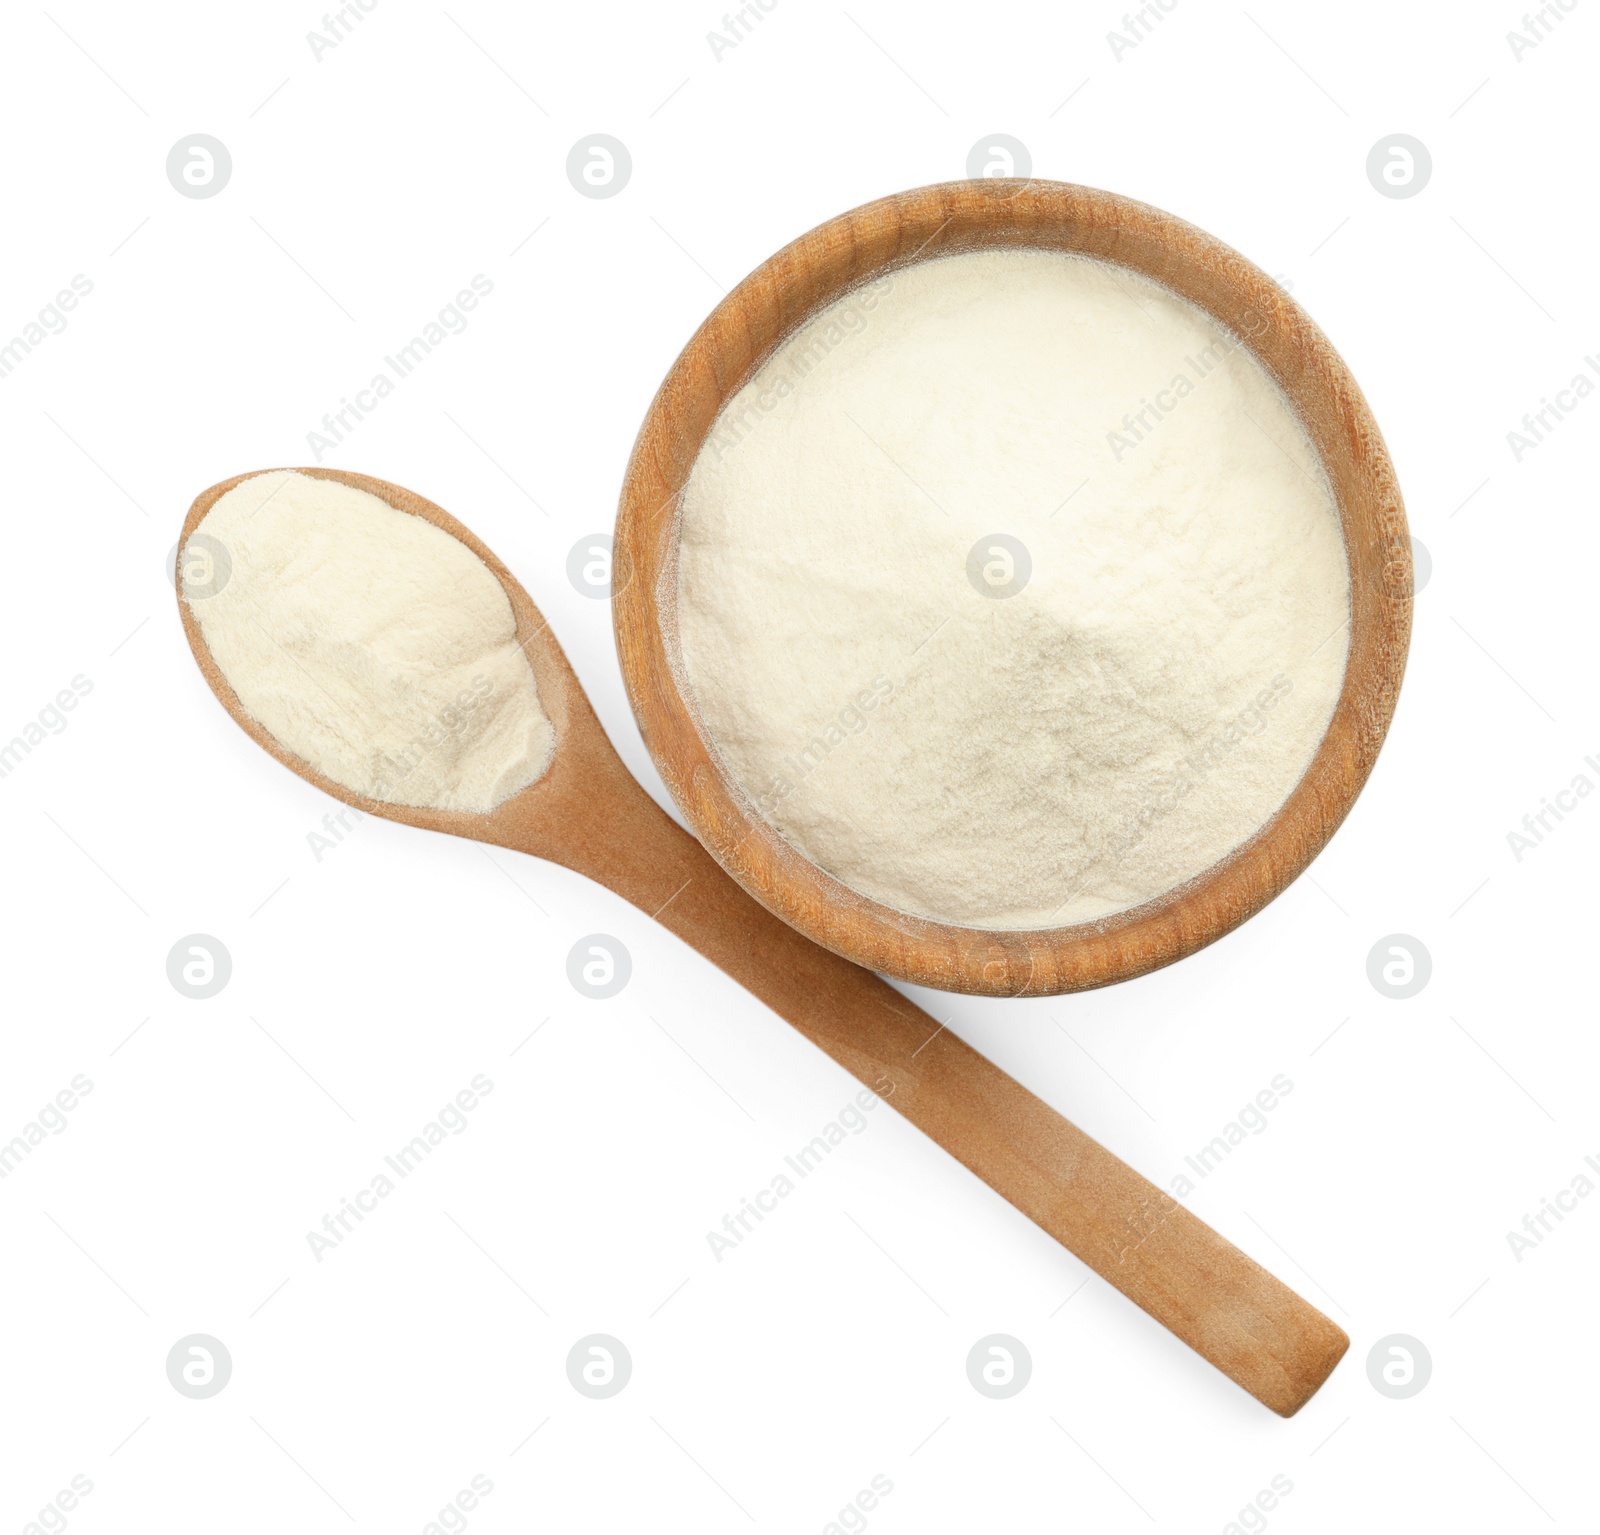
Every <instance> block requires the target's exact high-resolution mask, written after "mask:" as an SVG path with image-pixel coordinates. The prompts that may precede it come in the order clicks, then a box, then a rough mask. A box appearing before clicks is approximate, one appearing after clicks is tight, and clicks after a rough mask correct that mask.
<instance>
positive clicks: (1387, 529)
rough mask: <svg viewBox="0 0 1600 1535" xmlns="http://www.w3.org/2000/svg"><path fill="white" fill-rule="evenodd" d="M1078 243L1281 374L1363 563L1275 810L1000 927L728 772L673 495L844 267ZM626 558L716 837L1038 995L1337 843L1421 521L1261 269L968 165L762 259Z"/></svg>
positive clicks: (1355, 568) (1244, 913)
mask: <svg viewBox="0 0 1600 1535" xmlns="http://www.w3.org/2000/svg"><path fill="white" fill-rule="evenodd" d="M1002 246H1006V247H1033V248H1044V249H1051V250H1062V251H1072V252H1077V253H1079V254H1082V255H1088V256H1096V257H1100V258H1102V259H1104V260H1107V261H1113V262H1118V263H1120V264H1122V265H1124V266H1128V267H1131V268H1133V269H1135V270H1137V271H1139V272H1142V273H1144V274H1145V275H1146V276H1149V277H1152V278H1154V279H1156V280H1157V281H1158V282H1162V283H1165V284H1166V285H1167V286H1168V287H1170V288H1172V289H1174V290H1175V291H1177V292H1178V293H1179V294H1181V295H1182V296H1183V297H1184V298H1187V299H1189V300H1190V301H1191V302H1193V303H1195V304H1197V305H1198V306H1199V307H1200V308H1202V309H1204V310H1206V311H1207V312H1208V313H1209V314H1211V315H1212V316H1213V317H1214V318H1215V319H1216V320H1217V321H1218V322H1219V323H1221V324H1222V325H1224V326H1226V327H1227V328H1228V329H1230V330H1232V331H1233V332H1234V333H1235V334H1236V335H1238V336H1239V338H1240V339H1241V340H1243V341H1244V342H1245V344H1246V345H1247V346H1248V347H1249V348H1250V349H1251V351H1252V352H1253V353H1254V354H1255V355H1256V357H1258V358H1259V359H1260V361H1261V362H1262V364H1263V365H1264V366H1265V367H1266V368H1267V370H1268V372H1269V373H1271V375H1272V376H1273V377H1274V378H1275V379H1276V380H1277V381H1278V383H1279V384H1280V385H1281V387H1282V388H1283V390H1284V391H1285V393H1286V394H1287V396H1288V398H1289V401H1290V403H1291V404H1292V405H1293V407H1294V408H1295V410H1296V411H1297V412H1298V414H1299V416H1300V418H1301V420H1302V421H1303V422H1304V423H1305V426H1306V429H1307V431H1308V433H1309V434H1310V437H1311V440H1312V442H1313V443H1314V444H1315V446H1316V449H1317V452H1318V453H1319V454H1320V456H1321V458H1322V462H1323V464H1324V466H1325V467H1326V469H1327V472H1328V477H1329V480H1330V482H1331V483H1332V485H1333V490H1334V494H1335V497H1336V498H1337V501H1338V505H1339V516H1340V519H1341V522H1342V526H1343V531H1344V541H1345V551H1346V556H1347V559H1348V563H1349V568H1350V589H1351V622H1350V658H1349V665H1348V668H1347V671H1346V675H1345V681H1344V688H1343V691H1342V693H1341V695H1340V697H1339V700H1338V703H1337V705H1336V707H1335V710H1334V714H1333V718H1332V721H1331V722H1330V724H1329V727H1328V731H1327V734H1326V736H1325V737H1324V739H1323V741H1322V744H1321V747H1320V748H1319V750H1318V751H1317V753H1316V756H1315V757H1314V759H1313V760H1312V762H1311V765H1310V767H1309V768H1308V769H1307V770H1306V773H1305V776H1304V777H1303V778H1302V780H1301V781H1300V783H1299V784H1298V785H1297V786H1296V787H1295V789H1294V791H1293V792H1292V793H1291V794H1290V796H1289V798H1288V799H1287V801H1286V802H1285V803H1284V805H1283V807H1282V808H1281V810H1280V811H1279V812H1278V814H1277V815H1276V816H1274V817H1273V818H1272V819H1271V820H1270V821H1269V822H1267V824H1266V825H1265V826H1263V827H1262V828H1261V829H1260V830H1259V831H1258V832H1257V833H1256V835H1255V836H1253V837H1252V838H1251V839H1250V840H1249V841H1247V842H1245V843H1244V844H1243V845H1241V846H1240V847H1239V848H1237V849H1236V850H1235V851H1234V852H1233V853H1231V854H1230V855H1229V856H1228V857H1227V858H1225V859H1224V860H1222V861H1221V862H1220V863H1218V864H1215V865H1214V866H1213V867H1212V868H1210V869H1208V870H1207V871H1206V872H1205V873H1203V874H1201V875H1199V876H1197V877H1196V878H1195V879H1192V880H1190V881H1188V882H1187V883H1185V884H1183V885H1180V886H1178V887H1177V888H1176V889H1174V890H1172V891H1169V892H1168V893H1167V894H1165V895H1163V896H1161V897H1159V898H1158V899H1156V900H1153V901H1149V902H1146V903H1145V904H1144V905H1142V906H1138V907H1135V908H1133V909H1131V910H1129V911H1126V912H1121V913H1118V914H1117V915H1116V916H1113V917H1108V918H1104V919H1102V920H1100V921H1096V922H1088V923H1080V924H1076V925H1073V926H1066V927H1055V928H1048V929H1039V930H1033V931H1000V932H996V931H992V930H988V929H980V928H969V927H962V926H959V925H955V924H946V923H939V922H931V921H927V920H925V919H923V918H920V917H914V916H910V915H908V914H907V913H905V912H901V911H896V910H894V909H893V908H891V907H888V906H885V905H882V904H880V903H879V902H877V901H874V900H872V899H870V898H869V897H867V896H864V895H860V894H858V893H857V892H856V891H854V890H851V889H850V888H848V887H847V886H845V885H843V884H841V883H840V882H839V881H838V880H836V879H834V878H833V877H832V876H831V875H829V874H828V873H827V872H826V871H824V870H823V869H821V868H819V867H817V866H816V865H815V864H813V863H812V862H811V861H810V860H809V859H807V858H806V857H805V856H804V855H802V854H801V853H800V852H799V851H798V850H796V849H795V848H794V847H792V846H791V845H790V844H789V843H788V842H787V841H785V840H784V838H783V837H782V836H781V835H780V834H779V833H778V832H777V831H776V829H775V828H774V827H773V826H772V825H771V824H770V823H769V822H768V821H766V820H765V819H764V818H763V816H762V815H761V813H760V811H759V810H758V809H757V807H756V805H755V803H754V802H753V800H752V799H751V797H750V796H749V795H748V794H747V793H746V792H745V791H744V790H743V788H741V787H740V786H739V785H738V784H737V783H735V782H734V781H733V779H732V778H731V776H730V775H729V774H727V773H726V772H724V771H723V768H722V766H721V761H720V758H719V757H718V755H717V753H716V751H715V749H714V747H713V745H712V743H711V740H710V737H709V734H708V732H707V731H706V729H705V727H704V725H703V723H702V722H701V720H700V719H699V717H698V715H697V713H696V711H695V709H694V707H693V704H692V701H691V699H690V697H689V694H688V689H687V688H686V687H685V686H684V684H683V681H682V679H683V671H682V669H681V664H680V661H679V657H678V654H677V647H676V640H675V638H674V630H673V625H672V623H671V622H670V614H671V611H672V604H673V599H674V595H675V591H676V585H677V567H676V548H677V538H678V511H679V496H680V493H681V491H682V489H683V487H684V484H685V482H686V481H687V479H688V476H689V472H690V470H691V469H692V468H693V466H694V461H695V459H696V457H697V456H698V455H699V452H700V449H701V446H702V444H703V443H704V442H705V439H706V437H707V435H708V433H709V432H710V430H711V427H712V425H713V423H714V422H715V420H716V418H717V415H718V413H719V411H720V410H721V409H722V407H723V405H724V404H725V403H726V402H727V401H728V400H729V399H730V398H731V397H732V396H733V395H734V394H736V393H737V392H738V390H739V389H740V388H741V387H742V386H743V384H744V383H745V381H746V380H747V379H748V378H749V377H750V375H751V374H752V373H753V372H754V371H755V370H756V369H757V368H759V367H760V366H761V365H762V363H763V362H765V360H766V359H767V358H768V357H769V356H770V355H771V354H772V352H773V351H774V350H775V349H776V348H777V347H778V346H779V345H780V344H781V343H782V342H783V341H784V339H785V338H786V337H787V336H789V335H790V334H791V333H792V332H793V331H795V330H796V329H797V328H798V327H800V326H803V325H804V324H805V323H807V321H808V320H809V319H810V318H811V317H813V316H814V315H815V314H816V313H817V312H818V311H819V310H821V309H824V308H826V307H827V306H828V305H829V304H831V303H833V302H834V301H835V300H836V299H838V298H839V297H840V296H842V295H843V294H844V293H846V292H847V291H849V290H850V289H851V288H853V287H855V286H857V285H859V284H861V283H863V282H867V281H871V280H872V279H874V278H877V277H880V276H882V275H883V274H885V273H888V272H892V271H894V270H895V269H897V268H900V267H903V266H906V265H908V264H909V263H911V262H913V261H925V260H930V259H933V258H935V257H938V256H944V255H949V254H952V253H953V252H958V251H968V250H977V249H983V248H994V247H1002ZM616 539H617V548H618V557H619V560H622V561H625V562H626V566H627V568H628V570H629V571H630V574H631V579H630V580H629V581H628V582H627V583H626V584H625V585H623V586H622V587H621V589H620V590H619V591H618V592H617V594H616V596H615V597H614V600H613V611H614V615H615V623H616V633H617V649H618V652H619V654H620V656H621V658H622V669H623V674H624V677H625V678H626V681H627V686H628V696H629V698H630V700H631V701H632V704H633V709H634V714H635V715H636V717H637V718H638V721H639V727H640V729H641V730H642V731H643V733H644V738H645V741H646V743H647V745H648V746H649V748H650V753H651V755H652V756H653V757H654V759H655V762H656V766H657V767H658V768H659V769H660V771H661V776H662V778H663V779H664V780H665V782H666V784H667V787H668V789H669V790H670V792H671V793H672V796H673V798H674V799H675V800H676V801H677V803H678V806H679V808H680V809H681V810H682V811H683V814H684V816H685V818H686V819H687V820H688V822H689V824H690V825H691V826H692V827H693V828H694V831H695V833H696V835H697V836H698V837H699V839H700V841H701V842H702V843H703V844H704V845H705V846H706V847H707V848H708V849H709V850H710V852H711V853H712V855H713V856H714V857H715V858H716V859H717V861H718V862H719V863H720V864H721V865H722V866H723V868H725V869H726V870H727V871H728V872H729V874H731V875H732V876H733V877H734V878H735V879H736V880H738V882H739V883H740V884H741V885H743V886H744V888H745V889H746V890H748V891H749V892H750V894H751V895H753V896H754V897H755V898H756V899H757V900H758V901H760V902H761V903H762V904H763V905H764V906H766V907H767V908H768V909H770V910H771V911H774V912H776V913H777V914H778V915H779V916H781V917H782V918H783V919H784V920H785V921H786V922H789V923H791V924H792V925H794V926H795V927H797V928H799V929H800V931H801V932H803V933H805V934H806V935H807V936H809V937H811V938H814V939H815V940H816V941H817V942H818V943H821V944H823V945H825V946H826V947H828V948H830V949H833V950H834V951H835V952H836V953H839V954H842V955H844V956H845V957H847V958H849V959H852V960H854V961H855V962H856V963H858V964H861V965H864V966H866V967H867V968H868V969H871V970H876V971H879V972H881V973H883V974H886V975H892V976H896V977H898V978H900V979H901V980H906V981H913V982H915V983H917V984H918V985H922V986H934V987H939V988H942V989H944V990H949V991H962V992H981V993H985V994H987V995H991V996H1040V995H1049V994H1052V993H1057V992H1065V991H1079V990H1084V989H1087V988H1089V987H1094V986H1105V985H1109V984H1111V983H1112V982H1115V981H1122V980H1127V979H1129V978H1130V977H1133V976H1137V975H1142V974H1144V973H1145V972H1147V971H1150V970H1154V969H1156V968H1158V967H1159V966H1161V965H1167V964H1171V963H1172V962H1173V961H1174V960H1177V959H1182V958H1183V957H1184V956H1186V955H1189V954H1192V953H1194V952H1195V950H1197V949H1199V948H1202V947H1204V946H1205V945H1206V944H1208V943H1213V942H1215V941H1216V940H1217V939H1218V938H1220V937H1222V936H1223V935H1224V934H1225V933H1228V932H1230V931H1231V930H1232V929H1233V928H1235V927H1237V926H1238V925H1239V924H1240V923H1241V922H1243V921H1244V920H1245V919H1246V918H1247V917H1250V916H1252V915H1254V914H1255V913H1256V912H1258V911H1260V910H1261V908H1262V907H1263V906H1265V905H1266V904H1267V902H1268V901H1270V900H1272V899H1273V898H1274V897H1275V896H1277V895H1279V894H1280V893H1281V892H1282V891H1283V890H1284V888H1285V887H1286V886H1287V885H1289V884H1290V882H1291V881H1293V880H1294V879H1295V878H1296V877H1297V876H1298V875H1299V874H1300V873H1301V872H1302V871H1303V870H1304V869H1305V867H1306V866H1307V865H1308V864H1309V863H1310V862H1311V860H1312V859H1313V858H1315V857H1316V855H1317V854H1318V853H1319V852H1320V851H1321V850H1322V848H1323V846H1324V845H1325V844H1326V843H1327V841H1328V839H1329V837H1331V836H1332V835H1333V833H1334V832H1335V830H1337V828H1338V826H1339V823H1340V822H1341V821H1343V819H1344V818H1345V816H1346V815H1347V814H1348V813H1349V810H1350V807H1351V805H1352V804H1353V803H1354V802H1355V798H1356V795H1357V794H1358V793H1359V792H1360V791H1361V787H1362V785H1363V784H1364V783H1365V782H1366V780H1367V775H1368V774H1369V773H1370V772H1371V771H1372V765H1373V762H1374V761H1375V759H1376V758H1377V755H1378V749H1379V747H1380V746H1381V745H1382V744H1383V738H1384V734H1385V732H1386V731H1387V729H1388V726H1389V720H1390V718H1391V716H1392V715H1393V713H1394V707H1395V699H1396V696H1397V695H1398V692H1399V688H1400V680H1401V677H1402V675H1403V674H1404V671H1405V659H1406V649H1407V644H1408V642H1409V638H1410V633H1411V598H1412V578H1411V544H1410V539H1409V537H1408V535H1407V531H1406V521H1405V512H1404V509H1403V508H1402V505H1401V501H1400V491H1399V487H1398V485H1397V483H1396V480H1395V475H1394V468H1393V465H1392V464H1391V463H1390V461H1389V455H1388V451H1387V450H1386V448H1385V447H1384V443H1383V438H1382V436H1381V435H1380V433H1379V431H1378V427H1377V424H1376V423H1375V422H1374V421H1373V419H1372V413H1371V412H1370V411H1369V410H1368V408H1367V403H1366V401H1365V400H1364V399H1363V398H1362V395H1361V391H1360V390H1359V389H1358V388H1357V387H1356V383H1355V380H1354V379H1353V378H1352V377H1351V376H1350V372H1349V370H1348V369H1347V368H1346V367H1345V365H1344V363H1343V361H1342V360H1341V359H1340V357H1339V355H1338V353H1337V352H1335V351H1334V349H1333V347H1332V345H1331V344H1330V343H1329V342H1328V339H1327V338H1326V337H1325V336H1324V335H1323V334H1322V332H1321V331H1320V330H1318V329H1317V327H1316V325H1315V324H1314V323H1313V322H1312V321H1311V319H1310V317H1309V316H1307V315H1306V313H1305V311H1304V310H1302V309H1301V308H1300V307H1299V305H1298V304H1296V303H1295V302H1294V301H1293V300H1292V299H1291V298H1290V297H1289V296H1288V295H1287V294H1286V293H1284V292H1283V290H1282V289H1281V288H1279V286H1278V285H1277V284H1276V283H1275V282H1273V281H1272V279H1271V278H1269V277H1268V276H1267V275H1266V274H1265V273H1264V272H1262V271H1260V270H1259V269H1258V268H1256V267H1255V266H1253V265H1251V263H1250V262H1248V261H1246V260H1245V258H1244V257H1243V256H1241V255H1239V254H1238V252H1236V251H1234V250H1231V249H1229V247H1227V246H1226V245H1224V244H1222V242H1221V241H1219V240H1216V239H1214V238H1212V236H1210V235H1208V234H1206V233H1204V232H1203V231H1201V230H1199V229H1196V228H1194V227H1193V226H1192V225H1190V224H1186V223H1184V222H1183V221H1182V220H1181V219H1178V218H1174V217H1173V216H1172V215H1171V214H1168V213H1163V212H1161V211H1160V210H1159V209H1157V208H1151V207H1148V206H1147V205H1145V204H1143V203H1137V202H1133V201H1131V200H1129V199H1128V198H1125V197H1118V196H1116V195H1114V194H1112V193H1109V192H1101V191H1095V190H1093V189H1092V188H1088V187H1078V186H1069V185H1066V184H1063V183H1060V182H1048V181H1027V182H1023V181H962V182H953V183H950V184H947V185H943V186H932V187H923V188H920V189H918V190H916V191H912V192H905V193H902V194H901V195H899V196H897V197H889V198H885V199H884V200H882V201H881V202H875V203H869V204H867V205H866V206H865V207H862V208H857V209H855V210H854V211H853V212H851V213H846V214H844V215H842V216H841V217H839V218H836V219H831V220H829V221H828V222H827V223H826V224H823V225H821V226H819V227H818V228H816V229H813V230H812V231H811V232H810V233H809V234H807V235H803V236H802V237H801V238H800V239H798V240H796V241H795V242H794V243H793V244H792V245H788V246H786V247H785V248H784V249H783V250H781V251H779V252H778V253H777V255H775V256H773V257H772V258H771V259H770V260H768V261H766V262H764V263H763V264H762V265H761V266H760V267H758V268H757V269H756V270H755V271H754V272H752V273H751V274H750V276H749V277H747V278H746V279H745V280H744V281H743V282H742V283H740V284H739V285H738V287H736V288H735V289H734V290H733V291H732V292H731V293H729V295H728V296H727V298H726V299H724V300H723V302H722V303H721V304H719V305H718V306H717V308H716V309H715V310H714V311H713V312H712V313H711V315H710V317H709V318H708V319H707V320H706V321H705V323H704V324H703V325H702V326H701V327H700V329H699V330H698V331H697V332H696V333H695V335H694V336H693V338H692V339H691V340H690V341H689V344H688V345H687V346H686V347H685V348H684V350H683V352H682V354H681V355H680V356H679V358H678V360H677V361H676V362H675V363H674V364H673V366H672V369H671V371H670V372H669V373H668V374H667V377H666V379H665V381H664V382H663V383H662V385H661V389H660V391H659V392H658V393H657V395H656V397H655V400H654V402H653V403H652V404H651V406H650V409H649V412H648V413H647V415H646V416H645V420H644V424H643V426H642V427H641V428H640V431H639V436H638V440H637V442H636V444H635V446H634V451H633V457H632V459H631V461H630V463H629V465H628V471H627V476H626V478H625V480H624V483H623V489H622V499H621V505H620V508H619V512H618V518H617V535H616Z"/></svg>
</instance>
